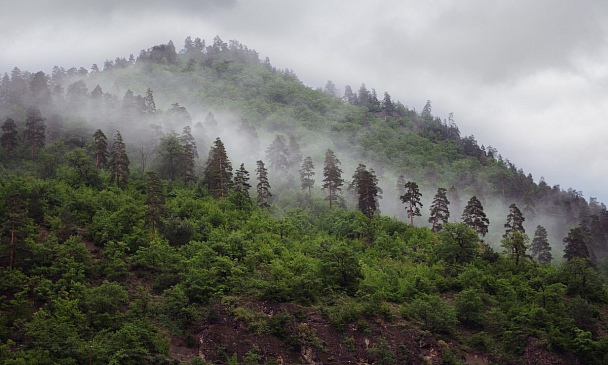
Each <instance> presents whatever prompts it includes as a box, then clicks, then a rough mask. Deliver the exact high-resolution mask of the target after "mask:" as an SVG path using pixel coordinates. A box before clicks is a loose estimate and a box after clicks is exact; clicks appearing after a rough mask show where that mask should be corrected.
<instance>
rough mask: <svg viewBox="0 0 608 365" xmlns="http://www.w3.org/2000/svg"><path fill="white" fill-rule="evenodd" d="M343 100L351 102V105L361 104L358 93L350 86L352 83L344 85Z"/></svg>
mask: <svg viewBox="0 0 608 365" xmlns="http://www.w3.org/2000/svg"><path fill="white" fill-rule="evenodd" d="M342 100H344V101H345V102H347V103H349V104H350V105H357V104H359V100H358V98H357V94H356V93H354V92H353V89H352V88H351V87H350V85H346V86H345V87H344V96H343V97H342Z"/></svg>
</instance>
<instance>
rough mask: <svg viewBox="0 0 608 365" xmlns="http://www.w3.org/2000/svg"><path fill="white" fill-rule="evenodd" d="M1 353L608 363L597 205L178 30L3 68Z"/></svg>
mask: <svg viewBox="0 0 608 365" xmlns="http://www.w3.org/2000/svg"><path fill="white" fill-rule="evenodd" d="M0 123H1V127H2V128H1V129H2V130H1V132H0V145H1V147H2V149H1V150H0V201H1V204H0V217H1V219H0V239H1V241H0V360H1V361H2V363H4V364H59V363H60V364H84V363H91V364H179V363H184V364H211V363H219V364H298V363H307V364H334V363H336V364H337V363H360V364H364V363H369V364H428V363H432V364H465V363H468V364H474V363H480V364H491V363H500V364H537V363H542V364H545V363H546V364H567V363H568V364H594V363H598V364H599V363H608V336H607V331H608V323H607V322H606V316H607V315H608V290H607V289H608V287H607V286H606V284H607V281H606V280H608V258H606V254H607V253H608V211H607V209H606V206H605V205H604V204H603V203H601V202H598V201H597V200H596V199H594V198H589V199H588V200H586V199H585V198H584V197H583V195H582V193H581V192H579V191H577V190H575V189H572V188H570V189H567V190H564V189H562V188H561V187H560V186H559V185H554V186H550V185H549V184H548V183H547V182H545V181H544V179H542V178H541V179H540V180H539V181H538V182H537V181H535V179H534V178H533V176H532V175H531V174H530V173H528V174H526V173H525V172H524V171H523V170H522V169H519V168H517V166H516V165H515V164H514V163H513V162H511V161H509V160H508V159H507V158H505V157H503V156H501V155H500V153H499V152H498V151H497V150H496V149H495V148H493V147H491V146H487V147H486V146H484V145H481V146H480V145H479V143H478V142H477V141H476V139H475V137H474V136H473V135H471V136H461V135H460V131H459V129H458V126H457V124H456V122H455V121H454V116H453V115H449V116H447V117H446V119H443V120H442V119H441V118H439V117H437V116H434V115H433V113H432V104H431V102H430V101H428V102H427V103H426V104H425V105H424V106H423V107H422V108H421V111H420V112H418V111H416V110H415V108H410V107H408V106H406V105H404V104H403V103H402V102H400V101H397V100H393V99H392V98H391V96H390V95H389V93H388V92H384V93H382V95H378V93H377V92H376V90H375V89H371V90H370V89H368V88H367V86H366V85H365V84H362V85H361V86H360V87H359V88H358V89H353V88H352V87H351V86H349V85H347V86H345V87H344V90H343V92H342V91H341V90H338V88H337V86H336V85H334V83H333V82H331V81H328V82H327V84H326V85H325V86H323V87H319V88H317V89H313V88H310V87H308V86H306V85H304V84H303V83H302V82H300V81H299V80H298V77H297V75H296V74H295V73H294V72H293V71H292V70H289V69H284V70H282V69H278V68H276V67H274V66H273V65H272V64H271V63H270V60H269V59H268V58H266V59H264V60H261V59H260V57H259V55H258V53H257V52H256V51H254V50H252V49H249V48H248V47H246V46H244V45H242V44H240V43H239V42H237V41H230V42H228V43H225V42H223V41H222V40H221V39H220V38H219V37H215V38H214V39H213V40H212V41H211V42H210V44H209V45H207V44H206V42H205V41H204V40H201V39H200V38H196V39H194V40H192V38H190V37H188V38H187V39H186V40H185V41H184V45H183V48H182V49H181V50H177V49H176V47H175V45H174V44H173V42H169V43H167V44H161V45H157V46H154V47H152V48H149V49H145V50H142V51H141V52H140V53H139V55H138V56H137V57H135V56H133V55H131V56H130V57H129V58H121V57H118V58H116V59H115V60H113V61H112V60H107V61H105V63H104V64H103V67H99V66H98V65H92V67H91V68H90V69H86V68H84V67H81V68H75V67H74V68H69V69H67V70H66V69H64V68H63V67H59V66H55V67H54V68H53V70H52V72H51V74H46V73H44V72H42V71H40V72H36V73H30V72H28V71H22V70H20V69H19V68H17V67H15V68H14V69H13V70H12V71H11V72H10V73H8V72H7V73H4V75H3V77H2V80H1V81H0Z"/></svg>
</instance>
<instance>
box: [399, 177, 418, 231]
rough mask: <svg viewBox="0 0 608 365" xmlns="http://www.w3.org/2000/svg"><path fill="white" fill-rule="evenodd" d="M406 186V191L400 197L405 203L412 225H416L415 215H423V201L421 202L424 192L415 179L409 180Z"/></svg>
mask: <svg viewBox="0 0 608 365" xmlns="http://www.w3.org/2000/svg"><path fill="white" fill-rule="evenodd" d="M403 187H404V188H405V193H404V194H403V195H401V196H400V197H399V198H400V199H401V201H402V202H403V203H404V204H405V211H406V212H407V216H408V218H409V219H410V225H412V226H413V225H414V217H415V216H418V217H419V216H421V215H422V214H420V208H421V207H422V203H421V202H420V197H421V196H422V194H421V193H420V190H419V189H418V184H416V183H415V182H413V181H408V182H406V183H405V185H404V186H403Z"/></svg>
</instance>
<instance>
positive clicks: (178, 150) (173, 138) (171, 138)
mask: <svg viewBox="0 0 608 365" xmlns="http://www.w3.org/2000/svg"><path fill="white" fill-rule="evenodd" d="M158 155H159V159H158V163H159V172H160V176H161V177H162V178H164V179H169V180H171V181H175V180H176V179H177V178H178V177H180V176H182V174H183V172H184V161H185V156H184V155H185V153H184V146H183V145H182V143H181V142H180V140H179V138H178V136H177V135H176V134H175V132H171V133H169V134H166V135H164V136H163V137H161V139H160V145H159V146H158Z"/></svg>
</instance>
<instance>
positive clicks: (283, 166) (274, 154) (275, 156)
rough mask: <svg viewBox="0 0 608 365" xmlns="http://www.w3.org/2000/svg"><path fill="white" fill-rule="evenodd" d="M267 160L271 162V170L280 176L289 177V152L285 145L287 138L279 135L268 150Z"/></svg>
mask: <svg viewBox="0 0 608 365" xmlns="http://www.w3.org/2000/svg"><path fill="white" fill-rule="evenodd" d="M266 159H267V160H268V161H269V163H268V164H269V169H270V170H272V171H274V172H275V173H276V174H277V175H279V176H287V174H288V171H289V166H290V163H289V150H288V148H287V144H286V143H285V137H283V136H282V135H280V134H279V135H277V136H275V138H274V141H273V142H272V144H271V145H270V146H269V147H268V149H267V150H266Z"/></svg>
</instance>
